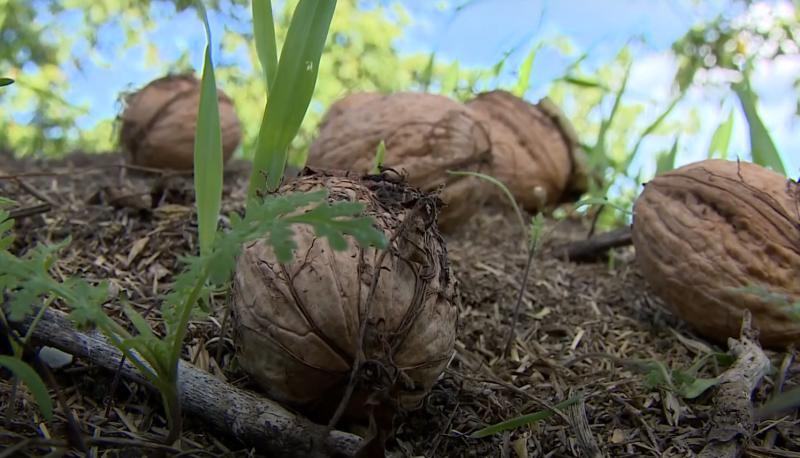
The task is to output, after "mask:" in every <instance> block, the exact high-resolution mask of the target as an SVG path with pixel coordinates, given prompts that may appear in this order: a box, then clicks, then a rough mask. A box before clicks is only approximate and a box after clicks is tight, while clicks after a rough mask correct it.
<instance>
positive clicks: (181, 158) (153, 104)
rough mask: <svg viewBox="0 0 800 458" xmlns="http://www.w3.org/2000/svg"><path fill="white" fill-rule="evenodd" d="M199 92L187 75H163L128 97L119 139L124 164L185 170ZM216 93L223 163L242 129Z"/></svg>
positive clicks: (191, 149) (225, 100)
mask: <svg viewBox="0 0 800 458" xmlns="http://www.w3.org/2000/svg"><path fill="white" fill-rule="evenodd" d="M200 90H201V87H200V80H199V79H197V78H196V77H195V76H193V75H189V74H180V75H167V76H165V77H162V78H159V79H156V80H153V81H151V82H150V83H149V84H147V85H146V86H145V87H143V88H142V89H141V90H139V91H138V92H135V93H133V94H131V95H130V96H128V97H127V99H126V101H125V103H126V107H125V110H124V111H123V112H122V114H121V115H120V118H121V121H122V127H121V129H120V135H119V140H120V144H121V146H122V149H123V151H124V154H125V158H126V161H127V162H128V163H130V164H133V165H138V166H142V167H149V168H156V169H173V170H189V169H191V168H192V167H193V165H194V136H195V129H196V126H197V112H198V109H199V106H200ZM217 94H218V101H219V116H220V127H221V131H222V156H223V162H227V161H228V159H230V158H231V156H232V155H233V152H234V151H235V150H236V147H237V146H238V145H239V142H240V141H241V131H242V127H241V122H240V121H239V118H238V116H237V115H236V110H235V109H234V106H233V101H232V100H231V99H230V98H229V97H228V96H227V95H226V94H225V93H224V92H223V91H222V90H221V89H217Z"/></svg>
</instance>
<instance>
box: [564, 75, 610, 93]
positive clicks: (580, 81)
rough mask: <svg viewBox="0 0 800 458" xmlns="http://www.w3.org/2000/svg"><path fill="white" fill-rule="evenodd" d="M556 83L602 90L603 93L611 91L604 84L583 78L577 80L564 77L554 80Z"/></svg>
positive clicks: (571, 77)
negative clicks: (560, 82)
mask: <svg viewBox="0 0 800 458" xmlns="http://www.w3.org/2000/svg"><path fill="white" fill-rule="evenodd" d="M556 81H563V82H565V83H568V84H571V85H573V86H578V87H584V88H590V89H602V90H603V91H604V92H611V89H610V88H609V87H608V86H606V85H605V84H603V83H601V82H599V81H593V80H588V79H585V78H578V77H575V76H569V75H565V76H562V77H560V78H556Z"/></svg>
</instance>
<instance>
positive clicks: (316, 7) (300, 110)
mask: <svg viewBox="0 0 800 458" xmlns="http://www.w3.org/2000/svg"><path fill="white" fill-rule="evenodd" d="M335 9H336V1H335V0H300V1H299V2H298V4H297V7H296V8H295V11H294V15H293V16H292V21H291V24H290V25H289V30H288V32H287V34H286V40H285V41H284V45H283V48H282V49H281V56H280V61H279V63H278V69H277V71H276V74H275V82H273V83H272V88H271V89H270V97H269V99H268V100H267V106H266V109H265V111H264V116H263V118H262V120H261V128H260V130H259V133H258V139H257V140H256V155H255V158H254V160H253V167H252V170H251V174H250V187H249V189H248V203H250V202H252V198H253V197H254V196H255V194H256V190H258V189H260V188H261V187H262V186H263V185H264V184H265V183H264V177H263V176H262V175H261V172H262V171H264V170H267V171H269V173H268V176H267V182H266V185H267V188H268V189H270V190H274V189H276V188H277V187H278V184H279V183H280V180H281V177H282V176H283V171H284V168H285V166H286V155H287V148H288V147H289V144H290V143H291V142H292V140H293V139H294V137H295V136H296V135H297V132H298V130H299V129H300V125H301V124H302V122H303V118H304V117H305V115H306V111H307V110H308V105H309V103H310V102H311V96H312V94H313V93H314V87H315V85H316V82H317V73H318V72H319V61H320V57H321V55H322V50H323V48H324V46H325V41H326V39H327V36H328V30H329V28H330V25H331V20H332V18H333V13H334V10H335ZM248 211H249V208H248Z"/></svg>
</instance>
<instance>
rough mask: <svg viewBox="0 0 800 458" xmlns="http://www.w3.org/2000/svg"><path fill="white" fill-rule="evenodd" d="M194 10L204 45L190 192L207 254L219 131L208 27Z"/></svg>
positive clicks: (216, 207)
mask: <svg viewBox="0 0 800 458" xmlns="http://www.w3.org/2000/svg"><path fill="white" fill-rule="evenodd" d="M197 9H198V11H199V12H200V14H201V17H202V18H203V24H204V25H205V29H206V40H207V43H206V52H205V61H204V62H203V79H202V83H201V89H200V106H199V109H198V115H197V126H196V128H195V129H196V130H195V137H194V138H195V140H194V190H195V196H196V200H197V232H198V238H199V245H200V252H201V253H208V251H209V250H210V249H211V244H212V243H213V241H214V234H215V232H216V229H217V219H218V218H219V211H220V207H221V203H222V167H223V161H222V128H221V127H220V120H219V100H218V96H217V83H216V79H215V78H214V65H213V63H212V59H211V27H210V26H209V24H208V15H207V14H206V9H205V6H203V2H202V1H201V0H197Z"/></svg>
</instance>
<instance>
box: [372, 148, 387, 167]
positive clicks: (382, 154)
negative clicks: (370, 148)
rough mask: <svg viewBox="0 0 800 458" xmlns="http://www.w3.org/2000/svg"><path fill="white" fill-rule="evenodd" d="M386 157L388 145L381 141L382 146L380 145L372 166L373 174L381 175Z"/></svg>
mask: <svg viewBox="0 0 800 458" xmlns="http://www.w3.org/2000/svg"><path fill="white" fill-rule="evenodd" d="M385 156H386V143H384V142H383V140H381V142H380V144H379V145H378V151H377V152H376V153H375V162H374V164H373V165H372V174H373V175H377V174H379V173H381V166H382V165H383V159H384V157H385Z"/></svg>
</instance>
